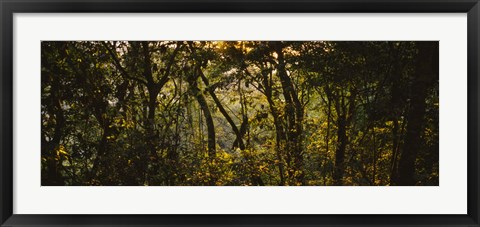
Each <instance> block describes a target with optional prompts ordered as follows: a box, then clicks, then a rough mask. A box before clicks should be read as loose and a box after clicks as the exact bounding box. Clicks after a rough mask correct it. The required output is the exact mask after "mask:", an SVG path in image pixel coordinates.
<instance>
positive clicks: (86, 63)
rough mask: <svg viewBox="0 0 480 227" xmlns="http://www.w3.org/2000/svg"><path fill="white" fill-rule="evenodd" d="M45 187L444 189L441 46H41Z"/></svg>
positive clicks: (303, 43)
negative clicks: (440, 157)
mask: <svg viewBox="0 0 480 227" xmlns="http://www.w3.org/2000/svg"><path fill="white" fill-rule="evenodd" d="M41 45H42V50H41V53H42V54H41V61H42V69H41V70H42V106H41V115H42V116H41V122H42V133H41V136H42V138H41V139H42V150H41V152H42V155H41V157H42V160H41V161H42V185H192V186H193V185H372V186H373V185H438V179H439V166H438V155H439V141H438V140H439V130H438V128H439V122H438V113H439V111H438V108H439V106H438V103H439V94H438V68H439V66H438V62H439V59H438V42H403V41H402V42H394V41H390V42H380V41H376V42H373V41H372V42H366V41H362V42H332V41H328V42H327V41H95V42H94V41H82V42H80V41H78V42H63V41H62V42H54V41H48V42H42V44H41Z"/></svg>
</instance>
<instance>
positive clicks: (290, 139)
mask: <svg viewBox="0 0 480 227" xmlns="http://www.w3.org/2000/svg"><path fill="white" fill-rule="evenodd" d="M274 47H275V52H276V53H277V56H278V59H277V60H278V65H277V69H278V75H279V78H280V82H281V84H282V89H283V95H284V97H285V102H286V104H285V115H286V117H287V147H289V148H290V150H289V151H288V152H289V153H291V154H292V157H293V163H292V167H293V168H292V169H291V170H289V171H288V176H289V180H290V181H291V183H292V184H295V185H305V173H304V171H303V144H302V142H303V141H302V134H303V106H302V105H301V103H300V100H299V99H298V94H297V92H296V91H295V87H294V86H293V83H292V81H291V79H290V77H289V76H288V74H287V71H286V69H285V57H284V54H283V44H282V42H275V44H274Z"/></svg>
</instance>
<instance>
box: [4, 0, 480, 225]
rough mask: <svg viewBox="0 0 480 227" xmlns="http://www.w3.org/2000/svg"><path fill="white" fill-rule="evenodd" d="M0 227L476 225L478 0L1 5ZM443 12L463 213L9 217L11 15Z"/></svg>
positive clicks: (8, 0) (124, 0)
mask: <svg viewBox="0 0 480 227" xmlns="http://www.w3.org/2000/svg"><path fill="white" fill-rule="evenodd" d="M0 10H1V37H0V38H1V41H0V45H1V49H0V50H1V61H0V69H1V76H0V84H1V87H0V89H1V91H0V100H1V102H0V118H1V123H0V124H1V126H0V135H1V136H0V162H1V167H0V202H1V206H0V225H1V226H66V225H76V226H120V225H122V226H123V225H127V226H306V225H309V226H373V225H376V226H379V225H380V226H479V209H478V206H479V196H478V195H479V188H478V184H479V174H478V173H479V168H478V164H479V163H480V160H479V155H478V152H479V149H478V140H479V139H480V137H479V134H478V129H479V127H478V126H479V121H478V120H479V117H480V116H479V114H478V112H479V105H478V102H479V95H480V93H479V87H480V83H479V76H480V75H479V65H480V59H479V26H480V23H479V20H480V19H479V14H480V4H479V1H478V0H337V1H332V0H300V1H295V0H229V1H227V0H141V1H135V0H72V1H67V0H0ZM80 12H88V13H119V12H121V13H153V12H156V13H158V12H160V13H177V12H184V13H204V12H209V13H217V12H221V13H277V12H278V13H279V12H282V13H309V12H326V13H350V12H354V13H414V12H415V13H417V12H424V13H450V12H463V13H467V14H468V19H467V20H468V22H467V23H468V41H467V42H468V43H467V45H468V214H466V215H22V214H13V193H14V192H13V161H12V157H13V130H14V128H13V123H12V122H13V116H14V114H15V113H14V112H13V104H14V103H13V100H14V99H13V98H14V97H13V83H12V82H13V15H14V13H80Z"/></svg>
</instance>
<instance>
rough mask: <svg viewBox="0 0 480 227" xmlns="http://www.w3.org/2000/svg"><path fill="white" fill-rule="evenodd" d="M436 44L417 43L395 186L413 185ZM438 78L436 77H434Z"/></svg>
mask: <svg viewBox="0 0 480 227" xmlns="http://www.w3.org/2000/svg"><path fill="white" fill-rule="evenodd" d="M437 64H438V42H419V43H418V56H417V63H416V71H415V79H414V81H413V84H412V89H411V92H412V95H411V99H410V100H411V101H410V110H409V113H408V116H407V122H408V123H407V132H406V136H405V144H404V146H403V152H402V154H401V157H400V162H399V166H398V168H399V169H398V172H399V178H398V185H402V186H406V185H415V183H416V180H415V160H416V158H417V153H418V151H419V149H420V147H421V145H422V144H424V142H423V141H422V138H421V136H422V130H423V127H424V124H423V121H424V116H425V99H426V97H427V93H428V88H429V87H430V86H431V84H432V82H433V79H434V78H435V76H436V74H437V70H438V65H437ZM437 75H438V74H437Z"/></svg>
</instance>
